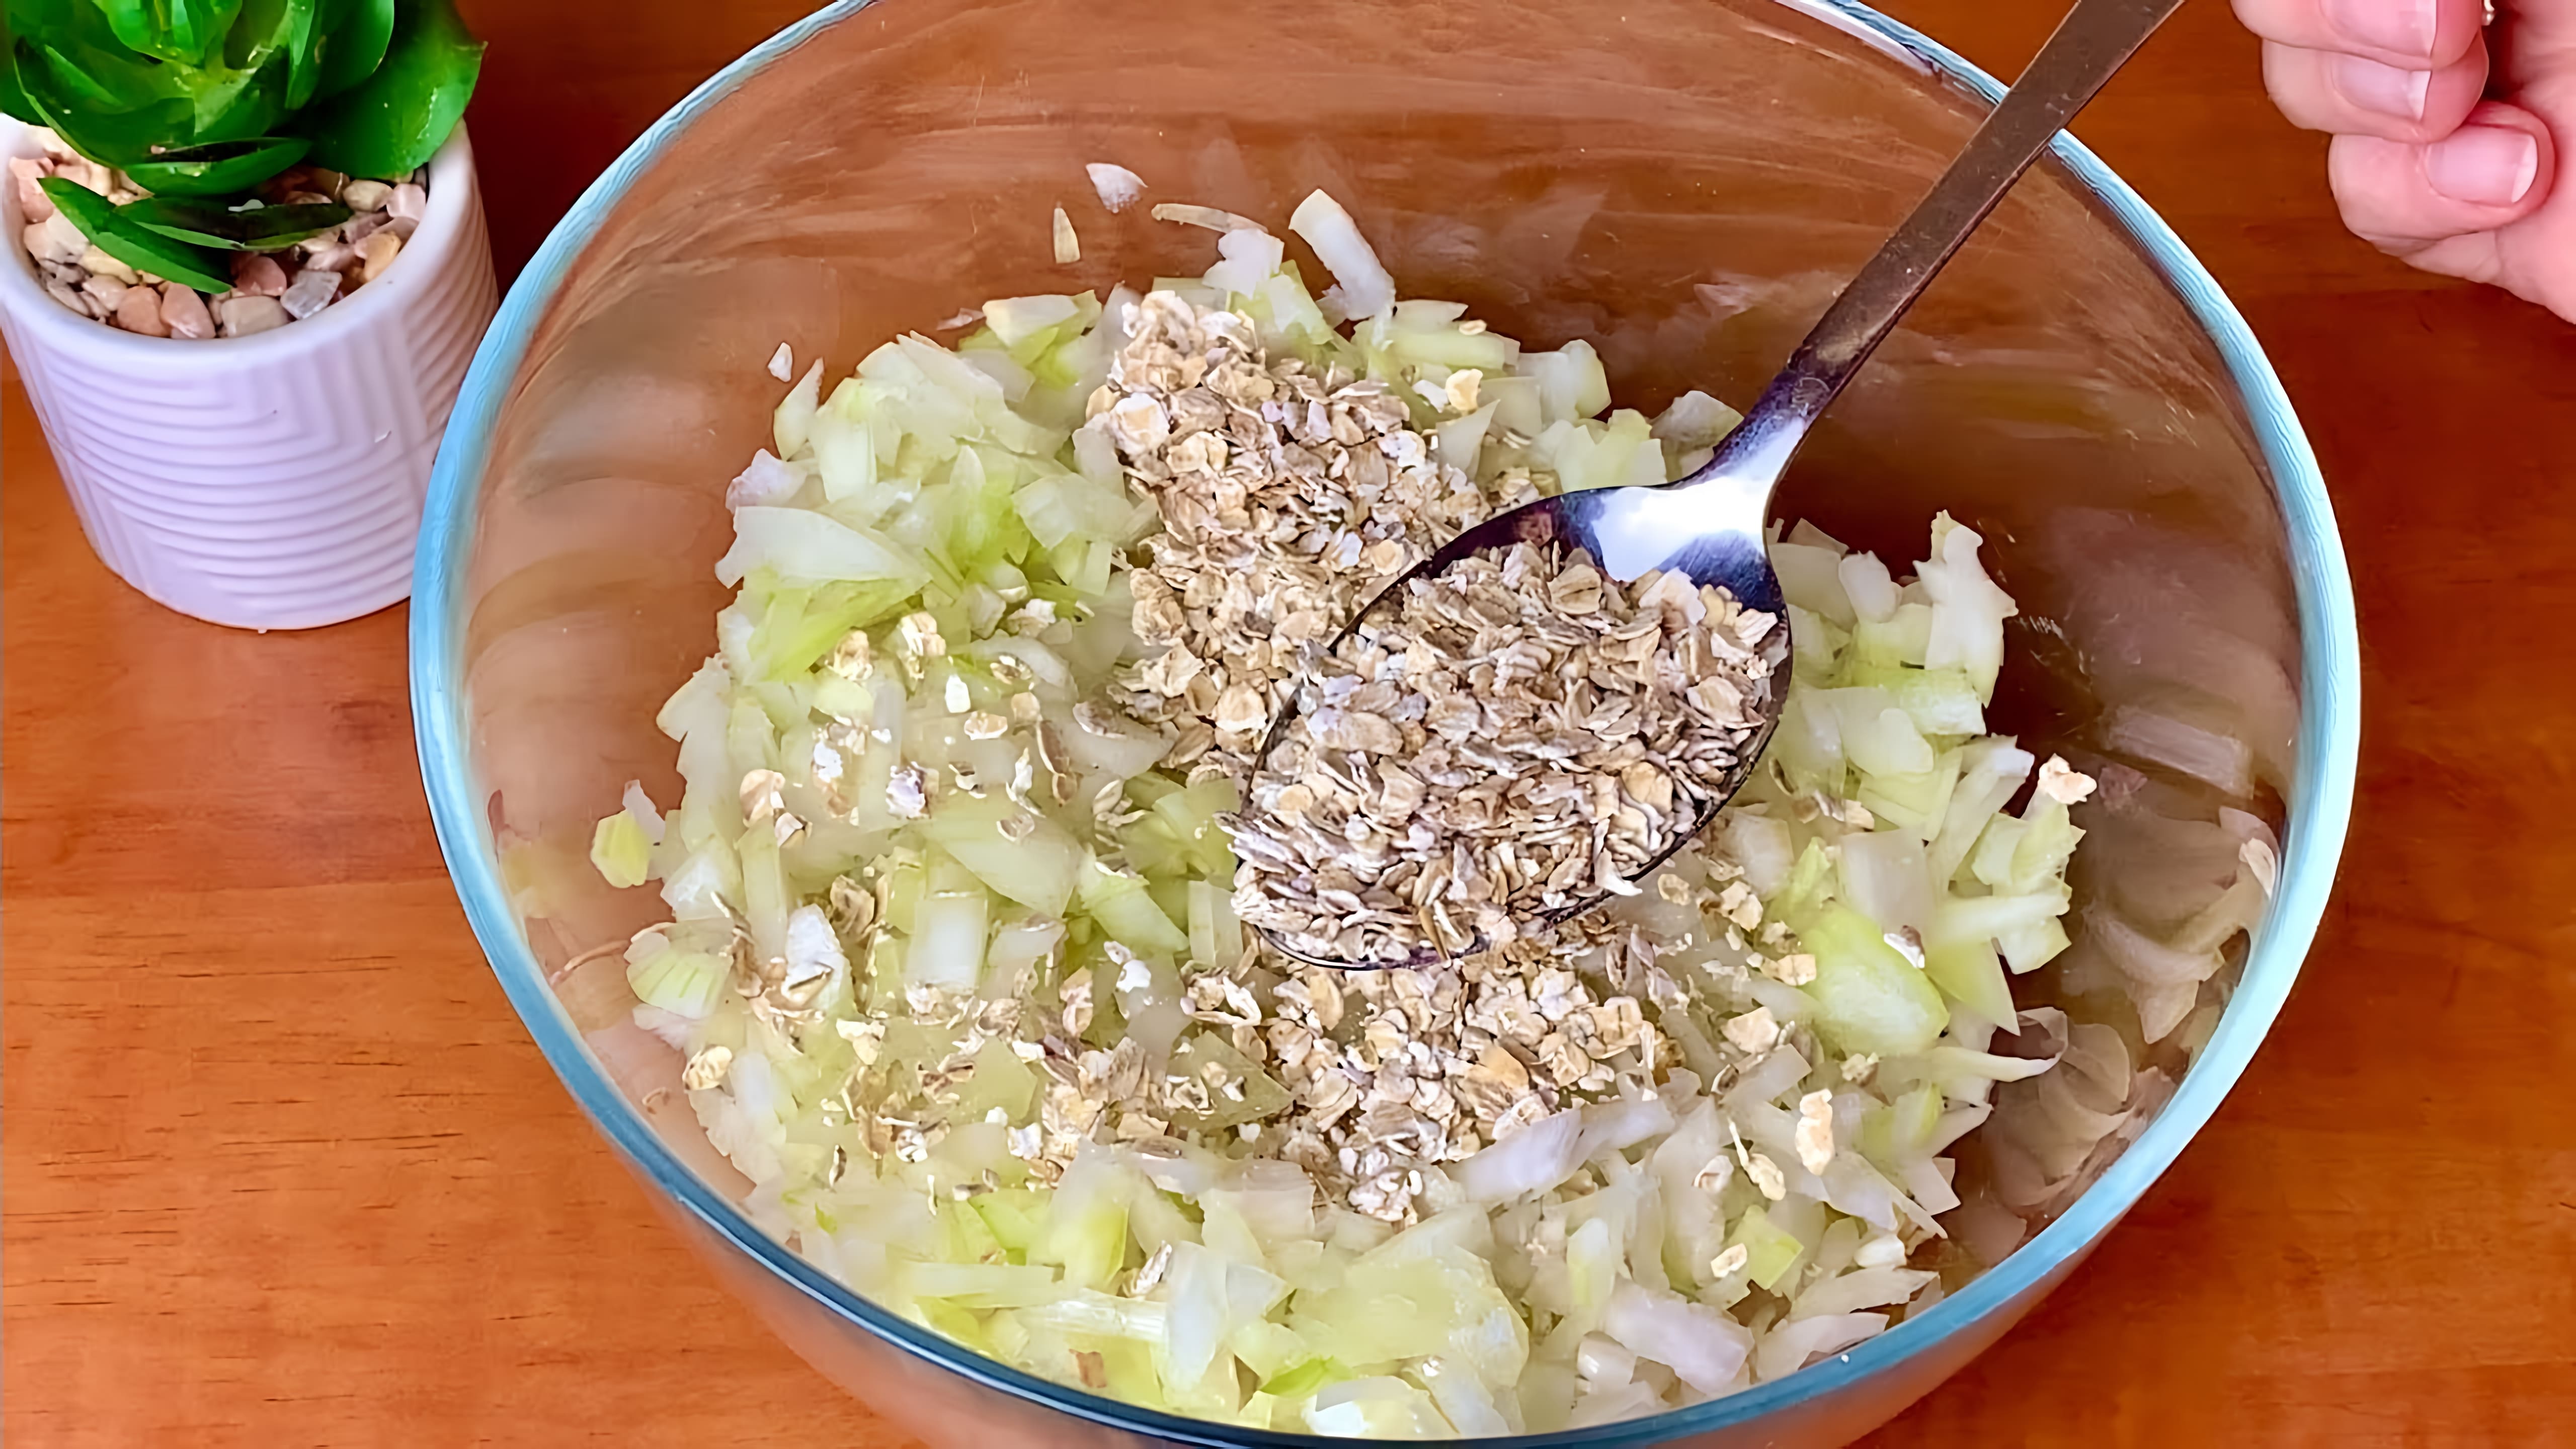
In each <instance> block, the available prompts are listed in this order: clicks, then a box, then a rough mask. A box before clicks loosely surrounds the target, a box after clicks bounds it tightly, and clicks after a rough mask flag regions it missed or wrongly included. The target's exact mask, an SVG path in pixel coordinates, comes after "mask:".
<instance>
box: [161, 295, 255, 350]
mask: <svg viewBox="0 0 2576 1449" xmlns="http://www.w3.org/2000/svg"><path fill="white" fill-rule="evenodd" d="M281 310H282V309H281ZM161 325H162V326H164V327H167V328H169V329H170V335H171V336H173V337H184V338H187V339H189V340H190V341H201V340H203V339H205V338H208V337H212V336H214V335H215V318H214V314H213V313H211V312H208V311H207V310H206V299H205V298H203V297H200V296H198V295H197V293H196V290H195V289H194V288H192V287H183V286H181V285H179V284H178V283H177V282H172V283H171V284H169V285H168V286H166V287H163V288H162V289H161Z"/></svg>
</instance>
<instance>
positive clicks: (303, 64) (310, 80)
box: [283, 0, 326, 111]
mask: <svg viewBox="0 0 2576 1449" xmlns="http://www.w3.org/2000/svg"><path fill="white" fill-rule="evenodd" d="M325 19H326V17H325V16H324V15H323V14H322V0H295V3H294V4H292V5H290V6H288V7H287V11H286V34H285V37H284V40H283V45H284V48H285V51H286V108H287V109H288V110H290V111H300V110H303V109H304V108H305V107H306V106H309V105H311V104H313V96H314V93H315V92H316V91H317V90H318V89H319V88H320V87H321V84H322V37H323V34H324V31H323V28H322V27H323V22H324V20H325Z"/></svg>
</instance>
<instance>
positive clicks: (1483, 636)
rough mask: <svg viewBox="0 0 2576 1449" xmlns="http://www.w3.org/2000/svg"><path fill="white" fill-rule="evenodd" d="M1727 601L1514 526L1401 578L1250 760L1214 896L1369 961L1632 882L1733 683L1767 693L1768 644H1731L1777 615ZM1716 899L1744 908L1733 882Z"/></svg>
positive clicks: (1538, 915)
mask: <svg viewBox="0 0 2576 1449" xmlns="http://www.w3.org/2000/svg"><path fill="white" fill-rule="evenodd" d="M1746 617H1748V611H1746V610H1743V609H1741V608H1740V607H1739V606H1738V605H1737V604H1736V602H1735V601H1734V600H1733V599H1732V598H1731V597H1729V596H1728V595H1726V594H1725V593H1724V592H1723V591H1721V590H1718V589H1714V588H1694V587H1693V586H1691V585H1690V584H1689V582H1688V581H1687V580H1686V579H1683V578H1681V576H1679V575H1677V574H1649V575H1646V576H1644V577H1642V578H1639V579H1636V580H1633V581H1631V582H1628V583H1625V584H1622V583H1619V582H1617V581H1614V580H1611V579H1608V578H1606V577H1604V576H1603V574H1602V573H1601V572H1600V570H1598V569H1597V568H1595V567H1593V565H1592V564H1591V562H1590V561H1589V560H1588V559H1586V558H1584V557H1583V556H1582V555H1581V553H1580V552H1567V551H1562V550H1556V549H1542V548H1540V547H1537V546H1533V545H1528V544H1522V545H1518V546H1516V547H1514V548H1512V549H1510V550H1509V551H1507V552H1505V553H1503V554H1501V555H1500V556H1493V555H1485V556H1478V557H1474V558H1469V559H1464V560H1461V561H1460V562H1459V563H1458V564H1457V565H1456V566H1455V567H1453V568H1451V569H1449V570H1448V571H1447V572H1446V573H1443V574H1441V575H1439V576H1438V577H1436V578H1425V579H1416V580H1414V581H1412V582H1411V583H1409V584H1408V585H1406V587H1405V592H1404V594H1403V596H1402V597H1401V598H1400V599H1399V600H1398V601H1396V603H1395V604H1394V606H1393V607H1392V608H1391V609H1388V610H1384V611H1381V612H1379V613H1376V614H1373V615H1372V616H1371V617H1369V618H1368V619H1364V620H1362V621H1361V622H1360V624H1359V625H1358V627H1357V628H1356V629H1354V630H1353V631H1352V632H1351V634H1350V635H1349V637H1348V638H1346V639H1344V640H1343V641H1342V643H1341V644H1340V645H1339V646H1338V647H1337V648H1336V649H1334V651H1333V652H1332V653H1331V654H1330V655H1329V656H1325V657H1322V658H1320V659H1318V660H1317V661H1316V665H1315V673H1314V675H1313V676H1312V677H1311V678H1310V680H1309V681H1308V682H1307V684H1306V686H1305V693H1304V694H1303V695H1302V696H1301V697H1300V698H1299V699H1298V700H1297V704H1298V706H1299V710H1300V712H1299V714H1298V715H1297V717H1296V719H1295V720H1294V721H1293V722H1292V723H1291V724H1290V725H1289V726H1288V727H1287V729H1286V730H1285V731H1284V732H1283V738H1282V739H1281V740H1280V741H1279V743H1278V745H1277V747H1276V748H1275V749H1274V750H1273V751H1272V752H1271V753H1270V754H1269V755H1268V756H1267V757H1266V758H1264V759H1263V760H1262V761H1261V762H1260V765H1259V768H1258V769H1257V770H1256V771H1255V772H1254V774H1253V775H1252V778H1251V783H1250V789H1249V795H1250V805H1249V807H1248V808H1247V809H1246V810H1245V811H1244V812H1243V815H1242V816H1241V818H1240V819H1239V820H1238V821H1237V822H1235V830H1236V836H1237V839H1238V840H1243V839H1245V838H1246V837H1250V838H1251V839H1252V840H1253V842H1254V845H1253V848H1251V849H1249V850H1246V851H1244V852H1242V854H1243V858H1244V866H1243V869H1242V871H1241V872H1240V873H1239V874H1238V876H1237V878H1236V880H1237V889H1236V895H1235V910H1236V912H1237V914H1239V915H1240V916H1241V917H1242V918H1243V919H1244V920H1245V921H1247V922H1249V923H1251V924H1253V925H1256V926H1260V927H1263V928H1265V929H1268V930H1270V931H1272V932H1274V933H1276V934H1277V935H1278V936H1279V938H1280V939H1281V940H1282V941H1283V942H1284V943H1285V944H1286V945H1287V946H1288V947H1289V949H1291V950H1293V951H1295V952H1296V953H1298V954H1300V955H1306V956H1312V957H1315V958H1318V959H1324V960H1345V961H1354V962H1374V961H1387V960H1404V959H1411V958H1415V957H1417V956H1419V955H1421V954H1423V953H1424V952H1425V949H1426V948H1427V949H1428V950H1429V951H1432V952H1437V953H1440V954H1443V955H1448V954H1455V953H1458V952H1462V951H1468V950H1472V949H1474V948H1476V947H1477V946H1479V945H1482V944H1503V943H1507V942H1509V941H1510V940H1512V939H1513V938H1514V937H1515V936H1516V935H1517V934H1518V933H1519V931H1520V930H1521V929H1522V928H1523V926H1524V924H1525V923H1527V922H1530V921H1532V920H1538V919H1546V918H1549V917H1552V916H1554V915H1557V914H1559V913H1563V912H1565V911H1568V910H1570V909H1574V908H1578V907H1579V906H1581V905H1582V904H1583V903H1584V902H1585V901H1586V900H1588V899H1589V898H1591V897H1592V896H1593V895H1594V894H1595V893H1608V894H1614V895H1634V894H1636V893H1637V891H1638V890H1639V887H1637V886H1636V885H1634V884H1632V883H1631V877H1642V876H1643V875H1644V874H1645V873H1646V872H1647V870H1648V869H1649V868H1650V867H1651V866H1652V865H1653V864H1654V863H1655V862H1656V861H1657V860H1659V859H1660V858H1661V857H1662V856H1663V855H1664V854H1665V853H1666V852H1667V851H1669V850H1670V849H1671V847H1672V846H1673V845H1674V844H1675V843H1677V842H1678V841H1679V840H1680V839H1682V838H1683V837H1684V836H1685V835H1687V834H1689V833H1691V832H1693V831H1695V830H1697V829H1698V827H1699V826H1700V825H1701V824H1702V823H1704V822H1705V820H1706V819H1707V817H1708V816H1709V815H1710V814H1711V813H1713V812H1714V810H1715V809H1716V807H1717V806H1718V805H1719V804H1721V803H1722V802H1723V801H1724V799H1725V797H1726V795H1727V794H1728V793H1729V791H1730V789H1731V786H1732V784H1733V783H1734V779H1735V777H1736V775H1737V774H1738V773H1739V771H1738V765H1739V762H1740V760H1741V759H1742V752H1743V751H1744V749H1745V748H1746V746H1747V745H1748V744H1749V743H1750V742H1751V740H1752V738H1753V736H1754V734H1755V733H1756V731H1757V726H1756V724H1755V723H1754V722H1753V721H1752V720H1751V718H1749V717H1748V716H1747V714H1746V712H1745V710H1744V708H1743V702H1744V701H1745V700H1746V699H1748V698H1750V699H1756V700H1760V699H1764V698H1767V695H1768V691H1769V689H1770V670H1769V659H1771V658H1774V657H1776V654H1777V649H1776V647H1775V648H1774V649H1773V650H1772V651H1771V654H1770V655H1768V656H1766V655H1764V654H1762V653H1757V652H1750V651H1748V650H1746V649H1744V648H1742V647H1738V645H1737V644H1736V641H1737V640H1738V639H1739V637H1741V636H1744V635H1747V634H1749V635H1750V637H1751V638H1752V639H1753V640H1754V641H1755V642H1756V643H1757V644H1760V643H1767V642H1771V641H1775V640H1776V639H1777V638H1778V631H1777V629H1776V627H1775V621H1772V620H1770V619H1769V618H1768V616H1764V617H1763V619H1762V621H1761V623H1760V625H1759V627H1758V628H1747V627H1746V626H1744V625H1743V623H1742V620H1744V619H1745V618H1746ZM1720 640H1723V641H1725V643H1724V644H1723V646H1721V644H1720V643H1719V641H1720ZM1174 647H1175V648H1178V647H1179V646H1177V645H1175V646H1174ZM1694 666H1696V667H1694ZM1709 671H1717V672H1714V673H1712V672H1709ZM1708 686H1723V688H1722V690H1712V689H1710V688H1708ZM1344 882H1347V883H1344ZM1721 904H1722V909H1723V910H1724V911H1725V912H1726V914H1727V915H1728V916H1729V918H1730V919H1732V920H1734V921H1735V922H1736V923H1737V924H1738V925H1740V926H1743V927H1745V928H1746V929H1751V928H1753V927H1754V926H1757V925H1759V924H1760V922H1761V910H1762V908H1761V904H1760V902H1759V901H1757V900H1755V899H1754V898H1753V892H1752V890H1751V888H1750V887H1748V886H1746V885H1745V884H1744V883H1742V882H1741V881H1738V882H1736V883H1735V884H1733V885H1732V886H1730V887H1729V888H1728V891H1727V894H1726V895H1725V896H1724V897H1723V899H1722V903H1721Z"/></svg>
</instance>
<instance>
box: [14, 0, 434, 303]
mask: <svg viewBox="0 0 2576 1449" xmlns="http://www.w3.org/2000/svg"><path fill="white" fill-rule="evenodd" d="M482 65H483V43H482V42H481V41H478V40H476V39H475V38H474V37H473V36H472V35H471V34H470V33H469V32H467V30H466V28H465V23H464V21H463V20H461V19H459V18H458V17H457V14H456V7H455V5H454V3H453V0H0V111H6V112H7V113H8V114H10V115H12V116H15V117H17V118H18V119H20V120H22V121H25V122H27V123H29V124H30V125H38V126H46V127H50V128H51V129H52V130H53V131H54V133H55V134H56V135H58V136H60V137H62V139H63V142H64V144H66V145H68V146H70V147H71V148H72V149H73V150H75V151H78V152H79V153H80V154H81V155H83V156H85V157H87V158H89V159H90V160H92V161H95V162H98V163H99V164H101V165H104V166H112V167H115V168H117V169H118V170H121V171H123V172H124V173H125V174H126V175H127V177H128V178H130V179H131V180H132V181H133V182H134V184H135V185H136V186H137V187H140V188H141V189H143V190H145V191H148V192H151V193H153V195H152V196H150V197H148V198H146V199H145V200H142V201H135V202H128V203H127V204H125V205H124V206H121V207H110V206H108V205H107V204H106V203H105V201H104V200H103V199H100V198H97V197H95V196H91V195H84V196H82V197H66V196H61V195H58V196H57V197H56V200H57V203H58V204H61V205H63V208H64V211H65V213H66V214H67V215H69V216H70V217H71V218H72V220H73V222H74V223H75V224H76V225H78V226H80V227H81V229H82V231H83V233H84V234H85V235H87V236H88V237H89V238H90V240H91V241H92V242H93V243H95V244H97V245H98V246H99V247H100V248H101V249H103V250H105V251H106V252H108V253H109V254H110V255H112V256H115V257H116V258H117V259H118V260H120V261H123V262H125V263H126V264H127V265H129V266H133V267H137V268H139V269H141V270H145V271H150V272H153V273H155V274H157V275H161V276H170V277H180V276H186V277H190V278H192V279H195V280H193V281H192V285H200V286H202V285H204V281H203V279H205V278H211V277H221V276H222V275H224V273H225V266H226V264H225V263H224V260H223V255H222V254H223V253H224V252H226V251H266V250H272V249H275V248H279V247H285V246H292V245H293V244H294V243H295V242H297V241H299V240H302V239H303V238H305V237H308V236H312V235H315V234H317V233H320V232H323V231H327V230H329V229H330V228H331V227H333V226H336V225H338V224H339V223H340V222H343V221H346V220H347V219H348V215H349V213H348V211H347V209H346V208H343V207H340V206H337V205H333V206H327V207H325V206H311V205H306V206H289V207H261V206H254V205H248V204H246V203H247V202H248V201H249V199H250V197H251V194H252V193H253V192H254V191H255V190H256V188H258V187H259V186H260V185H261V184H262V183H263V182H267V181H269V180H271V179H273V178H275V177H277V176H278V175H280V174H281V173H283V172H285V171H286V170H288V169H289V168H291V167H294V166H297V165H312V166H317V167H322V168H325V169H328V170H332V171H338V172H342V173H345V174H347V175H350V176H370V177H384V178H390V179H400V178H401V177H404V176H407V175H409V174H410V173H411V172H412V170H413V169H414V168H416V167H419V166H421V165H423V164H425V163H426V162H427V161H428V160H429V158H430V156H431V155H432V154H433V153H435V152H436V151H437V150H438V148H439V147H440V146H441V145H443V144H445V143H446V140H447V137H448V133H449V132H451V131H453V130H455V129H456V123H457V121H458V120H459V119H460V118H462V117H463V116H464V114H465V102H466V99H467V98H468V97H469V96H471V95H472V94H473V91H474V81H475V78H476V76H477V75H478V74H479V73H480V71H481V70H482ZM46 189H47V191H48V192H49V193H53V192H56V191H58V190H70V191H77V190H79V188H77V187H74V186H72V185H71V183H69V182H64V183H62V185H61V187H60V188H57V187H56V186H54V185H53V184H51V183H49V184H48V185H47V188H46ZM173 198H190V199H189V200H175V199H173Z"/></svg>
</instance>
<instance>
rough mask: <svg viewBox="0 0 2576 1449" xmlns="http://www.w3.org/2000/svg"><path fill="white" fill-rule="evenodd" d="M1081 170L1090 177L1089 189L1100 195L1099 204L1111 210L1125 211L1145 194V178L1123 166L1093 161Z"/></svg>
mask: <svg viewBox="0 0 2576 1449" xmlns="http://www.w3.org/2000/svg"><path fill="white" fill-rule="evenodd" d="M1082 170H1083V174H1084V175H1086V176H1089V177H1090V178H1091V189H1092V191H1093V192H1094V193H1096V194H1097V195H1098V196H1099V197H1100V204H1101V205H1102V206H1105V207H1107V208H1109V209H1110V210H1111V211H1125V210H1126V209H1127V208H1129V207H1131V206H1134V205H1135V204H1136V198H1137V197H1140V196H1142V195H1144V194H1145V178H1144V177H1142V176H1139V175H1137V174H1136V173H1135V172H1133V171H1130V170H1128V169H1127V168H1126V167H1124V166H1119V165H1116V164H1114V163H1111V162H1108V161H1094V162H1092V163H1091V164H1090V165H1088V166H1085V167H1083V168H1082Z"/></svg>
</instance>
